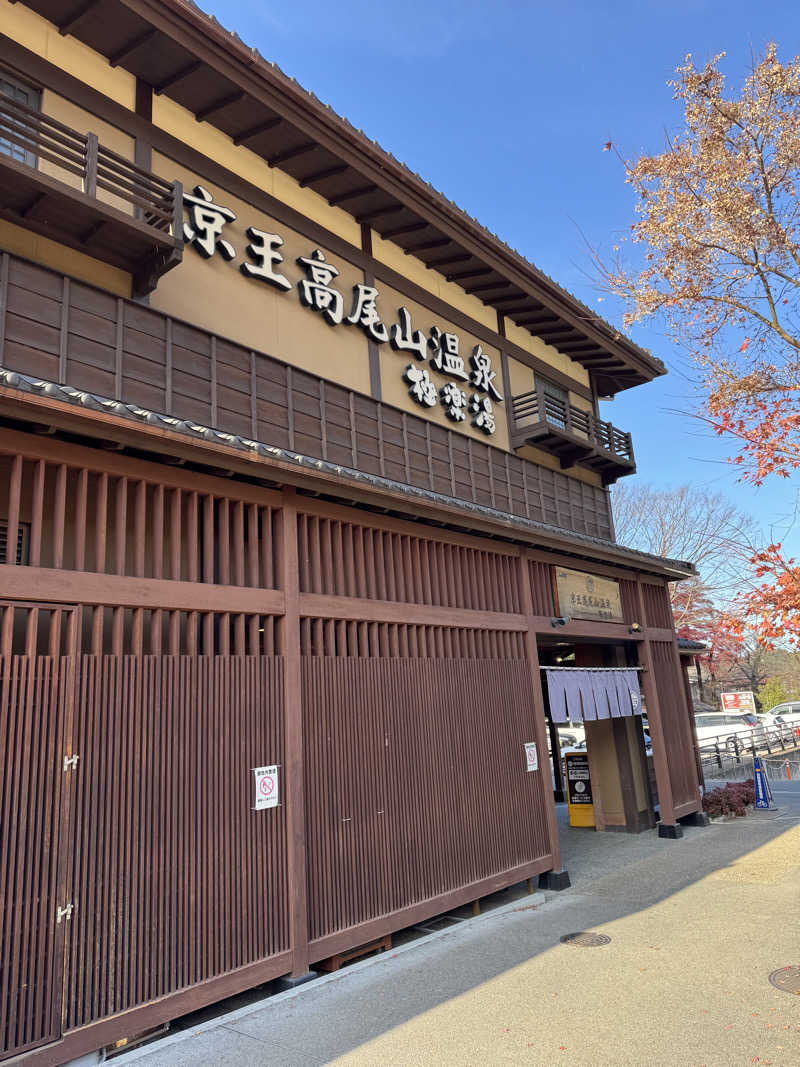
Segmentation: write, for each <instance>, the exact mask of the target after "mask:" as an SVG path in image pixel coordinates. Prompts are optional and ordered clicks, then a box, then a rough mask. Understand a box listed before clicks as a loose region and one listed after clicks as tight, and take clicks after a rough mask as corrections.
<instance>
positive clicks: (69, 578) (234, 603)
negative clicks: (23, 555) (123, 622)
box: [0, 564, 285, 615]
mask: <svg viewBox="0 0 800 1067" xmlns="http://www.w3.org/2000/svg"><path fill="white" fill-rule="evenodd" d="M0 588H2V590H3V596H4V597H10V598H12V599H17V600H37V601H38V600H52V601H59V602H61V603H64V604H105V605H108V606H115V607H124V608H141V607H143V606H146V607H148V608H163V609H165V610H168V611H230V612H244V613H246V614H253V615H282V614H283V612H284V606H285V601H284V595H283V593H282V592H281V591H280V590H277V589H247V588H244V587H242V586H232V585H211V584H206V583H203V582H173V581H170V580H168V579H164V578H131V577H127V576H124V575H118V574H95V573H93V572H88V571H67V570H56V569H54V568H48V567H19V566H16V565H14V564H0Z"/></svg>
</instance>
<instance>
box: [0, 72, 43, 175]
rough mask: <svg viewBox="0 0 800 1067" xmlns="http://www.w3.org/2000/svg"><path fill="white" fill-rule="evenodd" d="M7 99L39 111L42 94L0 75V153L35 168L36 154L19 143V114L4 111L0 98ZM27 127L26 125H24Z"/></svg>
mask: <svg viewBox="0 0 800 1067" xmlns="http://www.w3.org/2000/svg"><path fill="white" fill-rule="evenodd" d="M3 96H5V97H8V98H9V99H10V100H13V101H14V102H15V103H17V104H22V105H23V106H24V107H29V108H32V109H33V110H34V111H39V110H40V108H41V102H42V94H41V93H40V92H39V90H38V89H32V88H31V87H30V86H28V85H23V84H22V83H21V82H18V81H13V80H12V79H10V78H8V77H7V76H6V75H5V74H0V152H2V153H3V155H5V156H11V158H12V159H16V160H17V161H18V162H20V163H27V164H28V166H30V167H35V166H36V154H35V152H31V151H30V149H29V148H27V147H26V146H25V145H21V144H20V143H19V140H20V136H21V135H22V130H21V129H20V127H19V123H18V121H15V119H18V118H19V117H21V116H20V115H19V113H17V116H15V115H14V112H13V111H12V110H7V109H4V108H3V106H2V104H3V100H2V97H3ZM25 125H26V127H27V125H28V124H27V123H26V124H25Z"/></svg>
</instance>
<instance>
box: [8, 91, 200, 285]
mask: <svg viewBox="0 0 800 1067" xmlns="http://www.w3.org/2000/svg"><path fill="white" fill-rule="evenodd" d="M182 200H183V190H182V188H181V183H180V182H167V181H164V180H163V179H162V178H158V177H156V176H155V175H154V174H151V173H150V172H149V171H147V170H144V169H142V168H141V167H137V166H136V165H135V164H134V163H131V162H130V161H129V160H127V159H125V158H124V157H123V156H120V155H118V154H117V153H116V152H113V151H111V149H109V148H106V147H104V146H103V145H101V144H100V143H99V141H98V139H97V135H96V134H94V133H88V134H82V133H79V132H78V131H77V130H73V129H71V128H70V127H69V126H65V125H64V124H63V123H61V122H57V121H56V120H55V119H52V118H50V117H49V116H47V115H44V114H42V113H41V112H39V111H35V110H33V109H31V108H29V107H26V106H25V105H24V104H20V103H18V102H17V101H15V100H11V99H10V98H8V97H6V96H3V95H0V217H2V218H4V219H6V220H7V221H8V222H12V223H14V224H16V225H17V226H23V227H25V229H28V230H33V231H35V232H36V233H39V234H42V235H43V236H45V237H49V238H50V239H51V240H53V241H57V242H59V243H60V244H64V245H68V246H69V247H70V248H74V249H76V250H77V251H79V252H83V253H85V254H86V255H90V256H93V257H94V258H95V259H99V260H102V261H103V262H104V263H109V264H111V266H114V267H118V268H120V269H121V270H124V271H127V272H128V273H130V274H131V275H132V278H133V282H132V291H133V295H134V296H142V295H146V294H147V293H150V292H152V291H153V289H155V287H156V285H157V284H158V279H159V278H160V277H161V276H162V275H163V274H165V273H166V272H167V271H168V270H170V269H171V268H172V267H174V266H175V265H176V264H178V263H179V262H180V261H181V257H182V255H183V215H182Z"/></svg>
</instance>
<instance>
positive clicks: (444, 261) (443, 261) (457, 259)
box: [425, 252, 473, 268]
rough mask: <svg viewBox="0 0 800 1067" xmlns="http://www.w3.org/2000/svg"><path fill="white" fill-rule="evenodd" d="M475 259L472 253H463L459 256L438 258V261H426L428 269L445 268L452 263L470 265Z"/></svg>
mask: <svg viewBox="0 0 800 1067" xmlns="http://www.w3.org/2000/svg"><path fill="white" fill-rule="evenodd" d="M472 258H473V256H472V253H471V252H462V253H460V254H459V255H450V256H438V257H437V258H436V259H429V260H426V261H425V266H426V267H433V268H435V267H445V266H448V265H449V264H451V263H468V262H469V261H470V260H471V259H472Z"/></svg>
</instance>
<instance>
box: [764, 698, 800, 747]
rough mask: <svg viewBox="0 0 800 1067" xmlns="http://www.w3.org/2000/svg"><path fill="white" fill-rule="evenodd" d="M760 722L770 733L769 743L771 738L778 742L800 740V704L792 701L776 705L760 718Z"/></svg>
mask: <svg viewBox="0 0 800 1067" xmlns="http://www.w3.org/2000/svg"><path fill="white" fill-rule="evenodd" d="M761 721H762V722H763V723H764V725H765V726H766V728H767V730H769V731H770V743H771V742H772V739H773V736H774V739H775V741H777V742H779V741H780V739H781V738H783V740H784V742H786V741H789V740H794V739H797V740H800V703H797V702H795V701H792V702H791V703H786V704H776V705H775V707H774V708H770V709H769V711H767V712H765V713H764V714H763V715H762V716H761Z"/></svg>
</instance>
